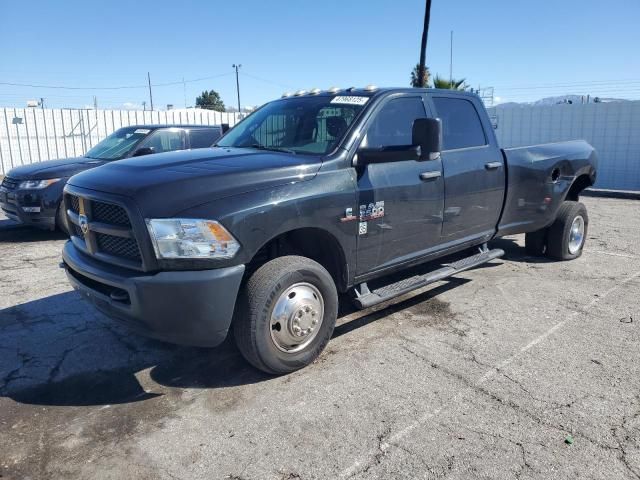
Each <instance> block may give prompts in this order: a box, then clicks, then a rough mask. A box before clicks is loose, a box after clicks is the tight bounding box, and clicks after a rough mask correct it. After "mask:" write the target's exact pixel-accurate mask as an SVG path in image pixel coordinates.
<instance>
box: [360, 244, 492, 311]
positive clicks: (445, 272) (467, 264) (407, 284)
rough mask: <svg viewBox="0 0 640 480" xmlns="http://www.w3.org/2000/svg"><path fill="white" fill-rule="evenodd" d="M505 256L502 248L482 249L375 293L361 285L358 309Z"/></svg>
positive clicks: (381, 288) (364, 284) (386, 286)
mask: <svg viewBox="0 0 640 480" xmlns="http://www.w3.org/2000/svg"><path fill="white" fill-rule="evenodd" d="M503 255H504V250H502V249H500V248H494V249H492V250H486V249H481V250H480V253H477V254H475V255H472V256H470V257H466V258H463V259H461V260H458V261H456V262H452V263H445V264H443V265H442V267H441V268H439V269H437V270H434V271H432V272H429V273H425V274H423V275H414V276H413V277H409V278H405V279H403V280H400V281H399V282H396V283H391V284H389V285H385V286H383V287H380V288H378V289H376V290H373V291H371V290H369V287H368V286H367V284H366V283H362V284H361V285H360V290H358V289H357V288H356V289H355V291H356V298H355V304H356V307H357V308H359V309H364V308H369V307H372V306H373V305H377V304H378V303H382V302H386V301H387V300H391V299H392V298H395V297H399V296H400V295H404V294H405V293H409V292H411V291H413V290H417V289H418V288H422V287H425V286H427V285H429V284H430V283H434V282H439V281H440V280H444V279H445V278H447V277H451V276H453V275H455V274H456V273H460V272H464V271H465V270H469V269H470V268H474V267H477V266H478V265H482V264H483V263H487V262H490V261H491V260H494V259H496V258H499V257H502V256H503Z"/></svg>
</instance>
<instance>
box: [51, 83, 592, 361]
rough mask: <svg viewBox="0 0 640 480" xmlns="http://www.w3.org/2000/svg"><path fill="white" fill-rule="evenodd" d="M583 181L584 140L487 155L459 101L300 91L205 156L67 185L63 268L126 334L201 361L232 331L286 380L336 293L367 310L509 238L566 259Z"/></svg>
mask: <svg viewBox="0 0 640 480" xmlns="http://www.w3.org/2000/svg"><path fill="white" fill-rule="evenodd" d="M595 175H596V155H595V152H594V149H593V148H592V147H591V146H590V145H588V144H587V143H586V142H584V141H571V142H564V143H555V144H547V145H537V146H531V147H525V148H514V149H506V150H503V149H500V147H499V146H498V144H497V143H496V138H495V135H494V132H493V128H492V125H491V123H490V120H489V117H488V116H487V113H486V111H485V109H484V108H483V105H482V103H481V101H480V100H479V98H478V97H477V96H475V95H473V94H469V93H464V92H453V91H449V90H428V89H398V88H394V89H376V88H374V87H367V88H364V89H355V88H350V89H347V90H338V89H330V90H328V91H317V90H314V91H311V92H309V93H306V92H304V91H301V92H297V93H296V94H294V95H291V96H287V97H285V98H282V99H279V100H276V101H273V102H270V103H267V104H266V105H264V106H263V107H261V108H260V109H258V110H257V111H255V112H254V113H252V114H251V115H250V116H248V117H247V118H245V119H244V120H243V121H242V122H240V123H239V124H238V125H237V126H236V127H235V128H233V129H232V130H230V131H229V132H228V133H227V134H226V135H225V136H223V137H222V139H220V140H219V141H218V143H217V145H216V146H215V147H214V148H212V149H205V150H197V151H181V152H170V153H164V154H159V155H154V156H153V157H150V158H148V159H144V160H141V159H136V158H133V159H128V160H124V161H120V162H115V163H113V164H107V165H105V166H102V167H99V168H96V169H93V170H90V171H88V172H84V173H81V174H79V175H76V176H74V177H72V178H71V179H70V180H69V182H68V184H67V186H66V188H65V198H64V201H65V208H66V212H67V215H68V219H69V222H70V225H71V226H72V228H71V239H70V241H68V242H67V243H66V245H65V247H64V251H63V264H62V266H63V267H64V268H65V269H66V272H67V275H68V278H69V280H70V282H71V283H72V284H73V286H74V287H75V288H76V289H77V290H79V291H80V292H82V293H83V294H84V295H85V296H86V297H87V298H88V299H90V300H91V302H93V303H94V304H95V306H96V307H97V308H98V309H100V310H101V311H102V312H104V313H106V314H107V315H108V316H110V317H112V318H114V319H118V320H120V321H122V322H124V323H125V324H126V325H128V326H130V327H131V328H133V329H135V330H137V331H138V332H141V333H143V334H146V335H149V336H152V337H155V338H158V339H162V340H166V341H169V342H174V343H179V344H187V345H199V346H215V345H218V344H219V343H221V342H222V341H223V340H224V339H225V337H226V336H227V333H228V332H229V331H230V329H233V333H234V336H235V339H236V342H237V344H238V346H239V348H240V350H241V352H242V353H243V355H244V356H245V357H246V358H247V360H248V361H249V362H251V363H252V364H253V365H254V366H256V367H257V368H259V369H262V370H264V371H267V372H271V373H285V372H290V371H293V370H295V369H298V368H301V367H304V366H305V365H307V364H309V363H310V362H312V361H313V360H314V359H315V358H316V357H317V356H318V355H319V354H320V352H321V351H322V349H323V348H324V347H325V346H326V344H327V342H328V341H329V339H330V337H331V335H332V332H333V329H334V325H335V322H336V316H337V312H338V294H339V292H340V293H346V294H347V295H349V294H350V295H352V297H353V299H354V301H355V303H356V305H357V306H358V307H360V308H367V307H369V306H372V305H374V304H377V303H380V302H383V301H386V300H388V299H390V298H393V297H395V296H398V295H402V294H404V293H407V292H409V291H411V290H414V289H417V288H420V287H423V286H425V285H427V284H429V283H432V282H436V281H439V280H442V279H444V278H446V277H449V276H451V275H454V274H456V273H459V272H461V271H463V270H466V269H469V268H472V267H474V266H477V265H480V264H482V263H484V262H487V261H490V260H492V259H494V258H497V257H500V256H501V255H503V252H502V250H499V249H489V247H488V246H487V242H489V241H490V240H491V239H494V238H496V237H500V236H504V235H509V234H515V233H526V234H527V235H526V248H527V250H528V252H529V253H530V254H536V255H543V254H546V255H548V256H549V257H551V258H554V259H558V260H568V259H572V258H576V257H578V256H580V254H581V252H582V248H583V245H584V241H585V238H586V231H587V224H588V217H587V211H586V209H585V207H584V205H583V204H581V203H579V201H578V196H579V194H580V192H581V191H582V190H583V189H585V188H586V187H588V186H590V185H592V184H593V183H594V181H595ZM463 251H468V252H469V253H468V255H467V256H466V257H462V259H458V260H455V261H451V260H447V258H449V259H450V258H451V257H450V255H451V254H453V253H456V252H457V255H458V256H462V255H464V254H463ZM425 262H432V263H435V264H437V265H436V266H435V267H434V268H433V269H429V271H428V273H422V274H418V275H416V274H412V275H411V276H408V275H405V278H402V279H400V280H397V277H398V275H399V273H398V272H399V271H400V270H406V269H407V268H408V267H412V266H415V265H417V264H420V263H425ZM414 270H415V269H414ZM390 273H396V275H394V276H393V280H389V274H390Z"/></svg>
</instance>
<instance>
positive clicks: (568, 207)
mask: <svg viewBox="0 0 640 480" xmlns="http://www.w3.org/2000/svg"><path fill="white" fill-rule="evenodd" d="M588 226H589V217H588V215H587V207H585V206H584V205H583V204H582V203H580V202H573V201H566V202H564V203H563V204H562V205H560V209H559V210H558V215H557V217H556V219H555V221H554V222H553V224H551V226H550V227H549V236H548V240H547V255H548V256H549V257H551V258H554V259H556V260H573V259H574V258H578V257H579V256H580V255H582V248H583V247H584V242H585V240H586V238H587V227H588Z"/></svg>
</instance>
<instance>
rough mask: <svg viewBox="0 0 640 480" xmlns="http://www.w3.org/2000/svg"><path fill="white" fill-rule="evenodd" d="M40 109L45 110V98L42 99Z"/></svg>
mask: <svg viewBox="0 0 640 480" xmlns="http://www.w3.org/2000/svg"><path fill="white" fill-rule="evenodd" d="M40 107H41V108H42V110H44V98H42V97H40Z"/></svg>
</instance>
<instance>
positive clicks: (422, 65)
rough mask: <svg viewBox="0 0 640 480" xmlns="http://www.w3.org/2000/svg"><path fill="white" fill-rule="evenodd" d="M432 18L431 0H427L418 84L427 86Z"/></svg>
mask: <svg viewBox="0 0 640 480" xmlns="http://www.w3.org/2000/svg"><path fill="white" fill-rule="evenodd" d="M430 19H431V0H427V4H426V6H425V9H424V27H423V28H422V43H421V45H420V64H419V67H418V84H419V85H420V86H421V87H426V86H427V79H426V78H425V77H426V75H425V73H426V72H425V68H426V65H425V60H426V56H427V37H428V36H429V20H430Z"/></svg>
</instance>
